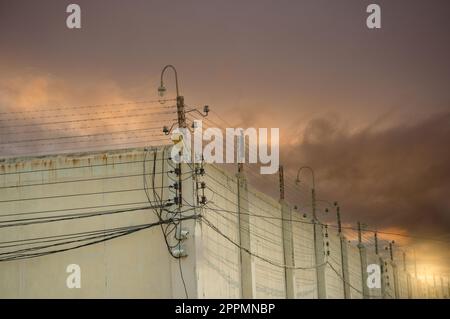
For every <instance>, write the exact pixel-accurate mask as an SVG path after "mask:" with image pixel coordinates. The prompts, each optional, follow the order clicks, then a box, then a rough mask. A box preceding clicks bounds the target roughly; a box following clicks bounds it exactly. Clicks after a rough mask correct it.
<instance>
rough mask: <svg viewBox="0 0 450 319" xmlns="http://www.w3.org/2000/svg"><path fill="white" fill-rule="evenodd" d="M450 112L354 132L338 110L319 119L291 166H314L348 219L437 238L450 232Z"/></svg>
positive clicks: (296, 148) (321, 187) (289, 157)
mask: <svg viewBox="0 0 450 319" xmlns="http://www.w3.org/2000/svg"><path fill="white" fill-rule="evenodd" d="M449 142H450V112H446V113H441V114H436V115H432V116H429V117H428V118H426V119H423V120H421V121H419V122H416V123H414V124H409V125H408V124H402V125H397V126H394V127H390V128H388V129H383V130H377V129H376V127H368V128H366V129H363V130H359V131H357V132H351V131H350V129H349V128H348V127H346V126H345V125H344V124H343V123H341V122H340V121H339V120H337V119H336V118H334V117H322V118H317V119H314V120H311V121H310V122H309V123H308V124H307V126H306V128H305V130H304V134H303V140H302V141H301V142H300V143H298V144H296V145H292V146H290V147H289V149H287V150H286V153H285V154H286V156H284V163H285V165H286V166H287V167H291V168H292V167H298V166H299V165H302V164H305V165H306V164H307V165H311V166H313V167H314V169H315V171H316V174H317V177H316V178H317V181H318V182H317V184H318V192H319V196H321V197H325V198H328V199H330V200H338V201H339V202H340V204H341V206H342V207H343V210H344V212H345V213H344V215H345V218H346V219H348V220H352V221H355V220H362V221H365V222H367V223H368V224H371V225H373V226H375V227H377V226H378V227H387V226H389V225H398V226H399V227H402V228H404V229H408V230H410V231H411V232H414V233H416V234H418V233H423V234H427V235H432V236H433V237H434V236H435V235H437V234H439V233H443V232H448V231H450V215H449V213H448V212H449V210H450V199H449V194H450V147H449Z"/></svg>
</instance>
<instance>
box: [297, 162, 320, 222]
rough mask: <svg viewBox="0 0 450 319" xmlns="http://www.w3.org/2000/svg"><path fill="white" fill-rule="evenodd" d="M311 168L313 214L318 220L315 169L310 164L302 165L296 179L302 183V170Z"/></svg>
mask: <svg viewBox="0 0 450 319" xmlns="http://www.w3.org/2000/svg"><path fill="white" fill-rule="evenodd" d="M304 169H306V170H309V171H310V172H311V177H312V185H313V186H312V190H311V197H312V214H313V219H314V221H316V220H317V216H316V190H315V189H316V178H315V175H314V170H313V169H312V168H311V167H310V166H302V167H300V168H299V169H298V172H297V179H296V181H295V183H296V184H297V185H298V184H299V183H300V173H301V171H302V170H304Z"/></svg>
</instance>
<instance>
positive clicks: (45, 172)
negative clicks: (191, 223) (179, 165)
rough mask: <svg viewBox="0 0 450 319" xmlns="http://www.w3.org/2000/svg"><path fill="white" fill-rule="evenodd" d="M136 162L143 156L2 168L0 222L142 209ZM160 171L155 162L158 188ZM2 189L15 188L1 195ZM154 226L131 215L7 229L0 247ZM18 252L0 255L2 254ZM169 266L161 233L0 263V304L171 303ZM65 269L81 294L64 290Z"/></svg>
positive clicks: (55, 159)
mask: <svg viewBox="0 0 450 319" xmlns="http://www.w3.org/2000/svg"><path fill="white" fill-rule="evenodd" d="M143 155H144V152H143V151H142V150H140V151H138V150H133V151H129V152H110V153H99V154H77V155H73V156H49V157H42V158H19V159H14V160H8V161H4V162H2V163H0V187H2V188H1V189H0V215H1V219H0V220H1V221H2V222H5V221H7V220H18V219H20V220H21V219H27V218H32V217H36V216H38V217H48V216H57V215H67V216H69V215H71V214H76V213H89V212H95V211H99V210H102V211H106V210H115V209H124V208H132V207H142V206H146V205H148V199H147V197H146V194H145V192H144V190H143V176H142V174H143ZM157 155H158V158H159V159H161V157H162V156H163V155H162V152H161V151H160V152H158V154H157ZM150 158H152V157H151V156H150ZM163 163H164V161H162V160H157V161H156V172H158V174H157V178H156V184H157V185H160V184H161V176H162V174H161V171H162V165H163ZM146 165H147V166H148V167H152V166H153V161H152V160H151V159H149V161H148V162H147V163H146ZM26 185H30V186H26ZM31 185H33V186H31ZM9 186H16V187H10V188H5V187H9ZM88 207H92V208H88ZM25 214H26V215H25ZM155 221H156V217H155V215H154V214H153V212H151V211H148V210H138V211H133V212H128V213H119V214H112V215H104V216H98V217H91V218H85V219H76V220H66V221H59V222H53V223H42V224H34V225H24V226H17V227H6V228H1V231H0V242H5V241H13V240H16V241H17V240H24V239H28V238H35V237H44V236H55V235H61V234H68V233H77V232H84V231H90V230H101V229H108V228H114V227H123V226H130V225H139V224H145V223H151V222H155ZM2 246H4V244H3V245H2ZM20 248H21V247H11V248H9V249H6V248H5V249H2V253H4V252H5V251H10V250H17V249H20ZM55 248H58V247H55ZM3 256H4V255H3ZM169 263H170V257H169V255H168V254H167V249H166V246H165V244H164V240H163V236H162V234H161V231H160V229H159V228H156V227H155V228H150V229H147V230H143V231H141V232H138V233H135V234H131V235H128V236H124V237H121V238H118V239H113V240H111V241H108V242H104V243H101V244H97V245H92V246H88V247H84V248H80V249H77V250H71V251H67V252H63V253H58V254H53V255H47V256H43V257H37V258H32V259H25V260H18V261H3V262H0V297H1V298H56V297H57V298H79V297H83V298H115V297H126V298H128V297H130V298H131V297H148V298H159V297H162V298H170V297H172V296H173V293H172V276H171V272H170V266H169ZM69 264H78V265H79V266H80V267H81V285H82V288H81V289H68V288H67V286H66V278H67V276H68V273H66V267H67V266H68V265H69Z"/></svg>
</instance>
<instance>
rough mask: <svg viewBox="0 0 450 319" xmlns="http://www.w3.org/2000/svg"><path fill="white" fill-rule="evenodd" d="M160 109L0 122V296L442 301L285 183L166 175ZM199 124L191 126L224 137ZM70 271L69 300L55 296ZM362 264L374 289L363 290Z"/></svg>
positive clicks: (369, 236) (151, 104) (223, 175)
mask: <svg viewBox="0 0 450 319" xmlns="http://www.w3.org/2000/svg"><path fill="white" fill-rule="evenodd" d="M167 101H168V105H167V106H159V105H156V102H157V101H146V100H143V101H137V102H127V103H116V104H103V105H86V106H74V107H54V108H48V109H40V110H37V111H14V112H5V113H0V116H1V118H0V136H1V140H0V154H2V156H4V157H9V158H6V159H4V160H2V161H0V296H1V297H39V296H47V297H48V296H54V297H74V296H75V297H78V296H79V297H102V296H109V297H115V296H121V297H190V298H195V297H198V298H204V297H224V298H240V297H246V298H352V299H358V298H447V297H448V296H449V289H450V288H449V281H448V277H446V276H444V275H438V276H434V278H432V279H430V278H428V280H426V279H424V278H420V277H418V276H417V271H416V269H415V264H414V258H413V255H412V254H411V253H410V251H408V250H407V249H406V248H404V247H401V246H399V245H398V244H396V243H392V242H391V241H385V240H382V239H380V238H378V237H377V236H376V235H378V234H381V233H382V232H379V233H376V232H374V231H372V230H370V229H369V228H367V227H366V226H365V225H360V227H349V226H346V225H344V226H342V225H334V224H325V223H323V222H321V221H320V218H313V216H312V214H311V206H312V205H313V204H314V205H317V206H320V207H321V208H323V207H325V206H327V207H329V209H330V210H334V209H336V207H335V206H334V205H333V204H331V203H324V201H322V202H321V203H320V201H319V200H317V202H314V203H313V202H312V200H311V189H310V188H309V187H308V186H306V185H304V184H300V185H297V184H296V183H295V182H294V181H295V179H294V178H293V177H292V176H289V175H288V174H286V176H284V175H283V176H282V179H281V178H280V176H279V175H278V174H275V175H271V176H262V175H260V174H259V172H258V171H257V167H256V166H253V165H250V164H243V165H240V166H239V169H238V167H237V165H232V166H226V165H224V167H219V166H218V165H208V164H204V163H198V164H182V165H181V166H178V165H175V164H174V163H173V161H172V159H171V158H170V154H171V153H170V145H164V144H169V142H170V139H168V138H167V137H166V136H165V135H164V134H163V133H162V132H161V126H162V124H167V123H168V124H170V123H171V121H173V120H176V119H175V118H176V113H177V111H176V108H175V106H173V105H170V103H171V101H173V100H167ZM124 106H126V107H127V108H126V109H122V107H124ZM211 113H212V114H211V116H210V117H208V118H206V119H204V124H203V125H204V127H205V128H207V127H217V128H220V129H223V128H224V127H232V126H231V125H229V123H227V122H226V121H224V120H223V119H222V118H221V117H220V116H219V115H217V114H216V113H214V112H211ZM186 118H187V121H188V124H189V125H191V123H192V121H194V120H196V119H200V117H199V116H197V115H196V113H188V114H186ZM227 143H229V141H227ZM130 146H133V147H139V146H145V148H133V149H127V148H128V147H130ZM111 148H115V149H121V148H122V150H116V151H102V150H107V149H111ZM94 150H95V151H94ZM247 151H248V147H247ZM69 152H78V153H75V154H70V155H61V154H60V153H69ZM52 153H54V154H55V155H46V156H38V157H37V156H34V157H17V156H23V155H30V154H34V155H43V154H52ZM58 154H59V155H58ZM281 180H282V182H281ZM256 186H258V187H256ZM281 188H282V189H283V196H282V197H281V198H279V197H278V196H270V195H268V194H267V193H269V194H272V195H274V193H276V192H274V191H273V190H275V189H276V190H277V192H278V190H279V189H281ZM257 189H259V190H257ZM261 190H264V191H267V192H263V191H261ZM284 195H286V196H284ZM285 197H286V198H288V199H291V200H292V201H294V202H295V203H296V204H297V205H298V206H294V205H290V204H289V201H288V200H286V199H285ZM386 236H388V234H384V236H383V238H387V237H386ZM385 248H387V250H386V249H385ZM70 263H76V264H80V266H81V269H82V276H83V278H84V279H83V288H82V289H81V290H79V291H73V290H69V289H67V287H66V286H65V278H66V276H67V273H66V272H65V267H66V266H67V265H68V264H70ZM374 265H375V266H378V267H379V269H380V271H381V272H380V286H379V287H378V286H376V287H372V286H371V287H369V286H368V285H367V282H368V280H369V281H370V279H371V278H372V277H369V276H370V275H371V274H373V273H372V272H368V267H372V268H370V269H372V271H373V269H376V268H373V267H374ZM375 281H376V280H375Z"/></svg>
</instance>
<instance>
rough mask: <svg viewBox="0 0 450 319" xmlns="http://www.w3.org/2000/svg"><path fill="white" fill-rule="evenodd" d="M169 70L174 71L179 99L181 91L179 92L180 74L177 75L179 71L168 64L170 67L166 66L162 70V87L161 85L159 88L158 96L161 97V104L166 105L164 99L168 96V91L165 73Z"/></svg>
mask: <svg viewBox="0 0 450 319" xmlns="http://www.w3.org/2000/svg"><path fill="white" fill-rule="evenodd" d="M167 69H172V70H173V72H174V73H175V85H176V90H177V99H178V97H179V96H180V91H179V89H178V74H177V69H175V67H174V66H173V65H171V64H168V65H166V66H165V67H164V68H163V69H162V71H161V85H160V86H159V88H158V95H159V97H160V98H161V99H160V100H159V102H160V103H161V104H164V102H165V100H164V99H163V98H164V95H165V94H166V91H167V89H166V87H165V86H164V73H165V72H166V70H167Z"/></svg>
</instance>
